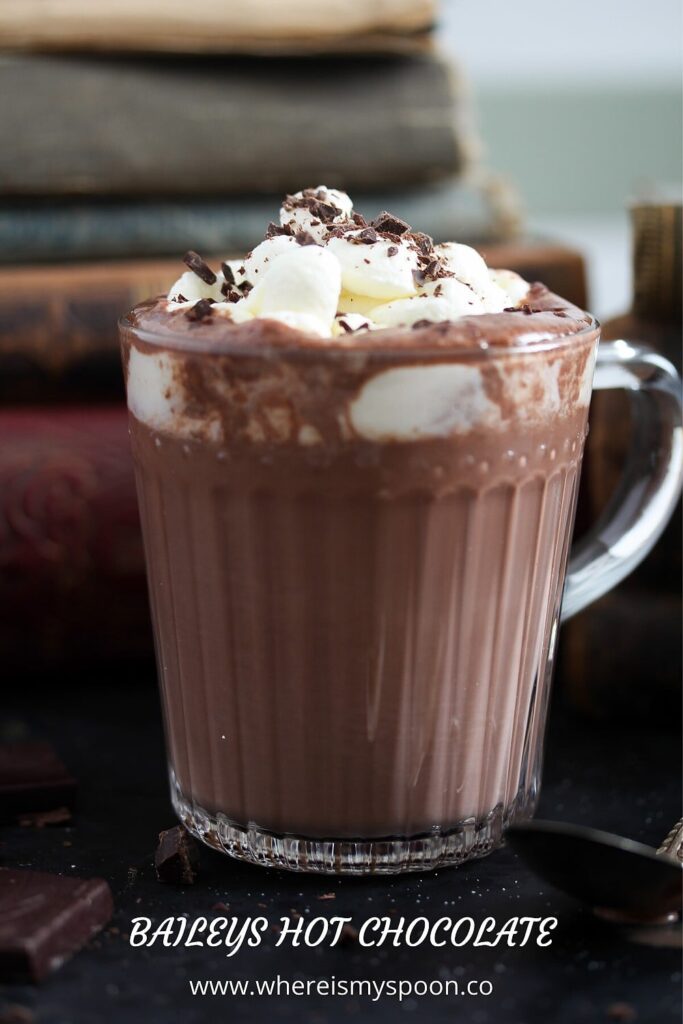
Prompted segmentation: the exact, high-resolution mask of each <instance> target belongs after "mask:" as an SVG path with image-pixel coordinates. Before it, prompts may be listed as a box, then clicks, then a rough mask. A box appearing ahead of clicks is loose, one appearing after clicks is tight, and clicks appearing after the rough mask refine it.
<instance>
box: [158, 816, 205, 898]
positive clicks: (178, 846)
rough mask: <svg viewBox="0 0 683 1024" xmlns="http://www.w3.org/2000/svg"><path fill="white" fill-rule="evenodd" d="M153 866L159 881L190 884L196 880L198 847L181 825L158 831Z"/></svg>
mask: <svg viewBox="0 0 683 1024" xmlns="http://www.w3.org/2000/svg"><path fill="white" fill-rule="evenodd" d="M154 866H155V868H156V871H157V878H158V879H159V881H160V882H167V883H169V884H170V885H192V884H193V883H194V882H195V881H196V880H197V874H198V872H199V847H198V846H197V844H196V843H195V841H194V839H193V838H192V836H191V835H189V833H188V832H186V830H185V829H184V828H183V827H182V826H181V825H178V826H177V827H176V828H169V829H167V830H166V831H165V832H160V833H159V845H158V847H157V851H156V854H155V855H154Z"/></svg>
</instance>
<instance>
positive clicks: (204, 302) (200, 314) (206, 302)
mask: <svg viewBox="0 0 683 1024" xmlns="http://www.w3.org/2000/svg"><path fill="white" fill-rule="evenodd" d="M228 301H230V299H228ZM212 306H213V299H200V300H199V302H195V304H194V306H192V308H191V309H188V310H187V312H186V313H185V316H186V317H187V319H188V320H195V321H197V322H198V323H201V321H202V320H209V319H210V318H211V317H212V316H213V310H212V309H211V307H212Z"/></svg>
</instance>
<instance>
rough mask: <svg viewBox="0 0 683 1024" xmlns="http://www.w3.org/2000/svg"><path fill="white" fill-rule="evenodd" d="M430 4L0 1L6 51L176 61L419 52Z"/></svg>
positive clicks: (383, 0) (420, 0)
mask: <svg viewBox="0 0 683 1024" xmlns="http://www.w3.org/2000/svg"><path fill="white" fill-rule="evenodd" d="M436 6H437V4H436V0H371V2H368V0H325V2H324V3H321V2H320V0H287V2H286V3H285V2H284V0H246V2H245V0H220V3H212V4H209V3H207V4H195V5H190V4H188V3H186V2H185V0H163V2H159V0H148V2H146V3H144V4H141V3H139V2H138V0H107V2H106V3H103V2H102V0H97V2H95V3H90V4H84V3H83V0H3V2H2V3H1V4H0V38H1V39H2V43H3V46H4V47H5V48H8V47H13V48H21V49H32V50H40V49H43V50H46V49H57V50H62V51H64V50H104V51H111V50H113V51H119V52H125V51H129V50H144V51H148V52H149V51H154V50H158V51H162V52H176V53H193V52H220V53H283V52H284V53H318V52H328V53H329V52H337V51H340V52H347V51H348V52H352V53H353V52H357V51H358V50H359V49H362V50H374V51H378V52H381V51H386V50H389V51H391V50H396V49H408V48H410V47H412V48H415V47H417V46H419V45H424V42H425V40H426V39H427V38H428V29H429V28H430V27H431V25H432V24H433V22H434V20H435V17H436Z"/></svg>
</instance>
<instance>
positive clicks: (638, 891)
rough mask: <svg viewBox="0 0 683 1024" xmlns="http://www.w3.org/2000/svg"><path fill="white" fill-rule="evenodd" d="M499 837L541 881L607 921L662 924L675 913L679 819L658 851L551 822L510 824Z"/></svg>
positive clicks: (681, 876)
mask: <svg viewBox="0 0 683 1024" xmlns="http://www.w3.org/2000/svg"><path fill="white" fill-rule="evenodd" d="M505 838H506V840H507V842H508V843H509V845H510V846H511V847H512V849H513V850H514V851H515V853H518V854H519V856H520V857H521V858H522V859H523V860H524V861H526V863H527V864H528V865H529V867H530V868H531V869H532V870H533V871H535V872H536V874H538V875H540V877H541V878H543V879H545V881H546V882H550V884H551V885H554V886H555V887H556V888H558V889H562V891H563V892H566V893H568V894H569V895H570V896H574V897H576V899H579V900H582V901H583V902H584V903H588V904H589V905H590V906H591V907H593V908H594V909H596V910H598V911H599V912H601V913H602V912H605V911H606V912H607V913H606V915H605V916H609V917H610V918H611V919H613V920H617V919H619V920H622V921H624V920H630V921H638V922H644V921H657V920H667V919H670V917H671V915H672V914H675V913H677V912H679V911H680V910H681V903H682V901H683V863H681V862H682V861H683V819H681V821H679V822H678V824H677V825H674V827H673V828H672V829H671V832H669V834H668V836H667V837H666V839H665V840H664V842H663V843H662V845H661V846H660V847H659V849H658V850H655V849H653V848H652V847H651V846H645V845H644V843H636V842H634V840H632V839H624V838H622V836H615V835H613V834H612V833H611V832H601V831H599V830H598V829H595V828H584V827H582V826H581V825H567V824H564V823H562V822H556V821H529V822H526V823H524V824H519V825H514V826H512V827H511V828H510V829H508V831H507V832H506V834H505Z"/></svg>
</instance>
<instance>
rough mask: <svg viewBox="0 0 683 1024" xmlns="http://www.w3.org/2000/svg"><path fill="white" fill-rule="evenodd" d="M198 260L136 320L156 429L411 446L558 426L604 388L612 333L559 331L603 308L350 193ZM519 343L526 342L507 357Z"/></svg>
mask: <svg viewBox="0 0 683 1024" xmlns="http://www.w3.org/2000/svg"><path fill="white" fill-rule="evenodd" d="M185 261H186V264H187V266H188V270H186V271H185V272H184V273H183V274H182V275H181V276H180V277H179V278H178V280H177V281H176V282H175V284H174V285H173V286H172V288H171V289H170V291H169V293H168V296H167V297H166V298H165V299H161V300H157V301H156V302H153V303H149V304H147V305H146V306H143V307H139V310H138V311H135V312H134V316H133V320H132V321H131V325H132V326H133V327H140V328H142V332H143V334H144V335H145V337H147V338H148V341H146V342H141V340H140V338H139V337H137V336H136V334H135V331H132V332H131V334H130V339H129V340H130V344H129V349H128V357H127V383H128V402H129V406H130V409H131V411H132V412H133V414H134V415H135V416H136V418H137V419H139V420H140V421H141V422H143V423H146V424H147V425H148V426H150V427H152V428H153V429H155V430H159V431H162V432H166V433H169V434H174V435H176V436H179V437H183V438H200V439H203V440H207V441H212V442H216V443H221V444H222V443H226V442H228V441H230V440H233V439H237V438H240V439H243V440H248V441H251V442H263V441H273V442H275V443H283V442H290V443H291V442H294V443H298V444H301V445H305V446H314V445H317V444H321V443H331V442H334V441H337V440H342V441H348V440H350V439H353V438H357V439H362V440H368V441H378V442H390V441H402V442H407V441H417V440H422V439H429V438H443V437H449V436H466V435H468V434H469V433H471V432H472V431H479V430H482V429H485V430H493V431H506V430H511V429H514V428H515V427H517V426H524V425H529V424H531V425H540V424H543V423H546V422H549V421H551V420H553V419H558V418H559V419H562V418H563V417H569V416H571V415H573V414H574V413H575V412H576V410H577V409H580V408H585V407H586V406H587V405H588V403H589V401H590V393H591V385H592V373H593V359H594V345H593V344H592V342H593V341H594V338H593V339H590V342H591V343H590V344H589V345H579V344H578V343H577V342H573V341H571V340H570V341H569V342H567V343H563V344H556V342H557V340H558V338H559V337H561V336H564V335H571V334H577V333H579V332H583V331H585V330H586V328H589V327H594V325H593V323H592V321H591V319H590V317H588V316H587V315H586V314H584V313H582V312H581V311H580V310H578V309H576V307H573V306H571V305H570V304H569V303H567V302H565V301H564V300H562V299H560V298H559V297H558V296H554V295H552V294H551V293H550V292H548V291H547V289H545V288H543V286H541V285H533V286H530V285H529V284H528V283H527V282H526V281H524V280H523V279H522V278H521V277H520V276H519V275H517V274H515V273H514V272H512V271H509V270H489V269H488V267H487V266H486V263H485V262H484V260H483V258H482V257H481V255H480V254H479V253H478V252H476V250H474V249H472V248H471V247H470V246H467V245H461V244H459V243H456V242H449V243H445V244H443V245H433V243H432V240H431V239H430V238H428V237H427V236H425V235H421V234H420V233H419V232H414V231H412V230H411V228H410V227H409V225H407V224H405V223H404V222H402V221H401V220H400V219H399V218H397V217H394V216H393V215H391V214H389V213H386V212H384V213H381V214H380V215H378V217H377V218H375V220H374V221H372V222H371V223H370V224H368V223H367V222H366V221H365V220H364V219H363V218H362V217H359V216H358V215H357V214H354V212H353V206H352V203H351V200H350V199H349V197H348V196H346V195H345V194H344V193H342V192H339V191H337V190H334V189H327V188H325V187H320V188H318V189H308V190H304V191H303V192H299V193H296V194H295V195H293V196H288V197H287V198H286V199H285V201H284V202H283V205H282V208H281V210H280V224H279V226H278V225H271V227H270V229H269V231H268V237H267V238H266V239H264V241H263V242H261V243H260V244H259V245H258V246H256V248H255V249H254V250H253V251H252V252H251V253H249V254H247V255H246V256H245V258H244V260H232V261H230V262H225V263H222V264H221V267H220V269H217V270H214V269H213V268H211V267H209V266H208V265H207V264H206V263H205V262H204V261H203V260H202V259H201V258H200V257H199V256H198V255H197V254H196V253H188V254H187V256H186V258H185ZM506 347H509V348H514V347H516V348H517V349H519V350H520V351H519V352H516V353H514V354H513V353H512V352H510V353H507V354H505V356H504V357H501V358H494V352H495V351H496V350H497V349H498V348H506ZM545 349H547V351H546V350H545ZM264 350H267V351H268V358H267V359H263V358H261V359H260V361H258V365H256V364H255V365H254V366H251V365H250V366H249V368H248V370H245V366H246V364H247V363H248V357H249V356H250V355H251V356H252V357H257V356H258V354H259V353H263V352H264ZM523 350H528V351H523ZM297 351H299V352H300V353H305V354H306V359H307V363H306V367H303V366H301V365H298V364H297V360H296V359H292V358H291V355H292V353H293V352H297ZM389 351H391V352H392V357H391V359H390V360H389V361H387V360H386V359H384V358H381V353H383V352H389ZM231 353H232V355H231ZM238 353H239V356H240V358H237V355H238ZM316 353H317V354H316ZM426 353H428V358H426V356H425V354H426ZM245 357H246V362H245ZM318 357H319V358H320V360H321V364H320V366H319V367H318V369H317V371H316V372H313V371H312V370H311V365H312V362H311V361H312V360H313V361H314V360H315V359H317V358H318ZM245 373H246V377H245V376H244V375H245ZM341 385H343V386H341Z"/></svg>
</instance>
